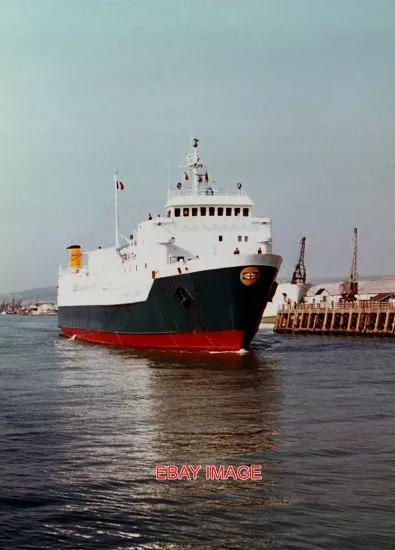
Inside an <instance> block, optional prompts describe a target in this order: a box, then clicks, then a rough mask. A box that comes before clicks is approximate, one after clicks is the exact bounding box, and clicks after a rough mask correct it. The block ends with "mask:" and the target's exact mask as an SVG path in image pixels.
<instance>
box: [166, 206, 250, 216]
mask: <svg viewBox="0 0 395 550" xmlns="http://www.w3.org/2000/svg"><path fill="white" fill-rule="evenodd" d="M241 215H242V216H244V217H248V216H249V215H250V209H249V208H240V207H235V208H232V207H230V206H227V207H223V206H218V207H215V206H209V207H207V206H200V207H199V208H198V207H192V208H189V207H187V206H185V207H184V208H174V216H175V217H176V218H180V217H184V218H188V217H189V216H241ZM170 216H171V210H168V212H167V217H168V218H170Z"/></svg>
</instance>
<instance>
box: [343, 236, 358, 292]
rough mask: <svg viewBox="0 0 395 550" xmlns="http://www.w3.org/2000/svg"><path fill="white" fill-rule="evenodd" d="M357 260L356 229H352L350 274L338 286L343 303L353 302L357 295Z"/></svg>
mask: <svg viewBox="0 0 395 550" xmlns="http://www.w3.org/2000/svg"><path fill="white" fill-rule="evenodd" d="M357 259H358V229H357V228H356V227H354V231H353V239H352V256H351V266H350V274H349V276H348V279H346V280H345V281H344V282H343V283H341V285H340V293H341V296H342V299H343V300H344V301H345V302H355V300H356V299H357V296H356V295H357V294H358V273H357Z"/></svg>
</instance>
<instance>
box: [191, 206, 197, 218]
mask: <svg viewBox="0 0 395 550" xmlns="http://www.w3.org/2000/svg"><path fill="white" fill-rule="evenodd" d="M197 215H198V209H197V208H192V216H197Z"/></svg>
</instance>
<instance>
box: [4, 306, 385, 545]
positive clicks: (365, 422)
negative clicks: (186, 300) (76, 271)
mask: <svg viewBox="0 0 395 550" xmlns="http://www.w3.org/2000/svg"><path fill="white" fill-rule="evenodd" d="M56 322H57V320H56V318H24V317H11V316H7V317H1V318H0V419H1V423H0V442H1V446H0V548H3V549H13V550H14V549H40V550H41V549H49V548H50V549H63V548H65V549H66V548H67V549H79V548H82V549H107V548H111V549H117V548H120V549H121V548H122V549H123V548H144V549H162V548H163V549H184V548H185V549H189V548H191V549H194V548H202V549H205V548H207V549H209V548H227V549H231V548H240V549H244V548H296V549H320V548H325V549H332V548H333V549H343V548H344V549H349V548H350V549H353V548H355V549H360V548H367V549H384V548H388V549H393V548H395V496H394V490H395V486H394V475H395V472H394V466H395V459H394V456H395V421H394V416H395V391H394V388H395V384H394V370H395V368H394V351H395V347H394V344H395V342H393V341H392V340H382V339H369V338H366V339H356V338H355V339H352V338H350V339H347V338H342V337H332V338H331V337H327V338H325V337H289V336H277V335H274V334H273V333H271V332H269V331H261V332H260V333H259V334H258V335H257V337H256V340H255V343H254V350H253V351H252V352H251V353H248V354H246V355H237V354H203V355H196V354H189V353H188V354H187V353H185V354H174V353H173V354H161V353H155V354H152V353H135V352H132V351H124V350H118V349H109V348H102V347H99V346H93V345H89V344H88V345H87V344H83V343H80V342H76V341H71V340H67V339H64V338H59V336H58V331H57V327H56ZM156 464H178V465H181V464H193V465H197V464H201V465H202V466H203V467H204V466H205V465H206V464H216V465H220V464H227V465H228V464H234V465H240V464H260V465H261V466H262V473H263V480H262V481H233V480H228V481H209V480H206V479H205V477H204V476H200V477H199V476H198V479H197V480H196V481H185V480H183V481H156V480H155V465H156Z"/></svg>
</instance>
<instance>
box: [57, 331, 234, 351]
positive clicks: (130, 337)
mask: <svg viewBox="0 0 395 550" xmlns="http://www.w3.org/2000/svg"><path fill="white" fill-rule="evenodd" d="M59 328H60V329H61V330H62V332H63V333H64V334H65V335H66V336H69V337H70V338H72V337H75V339H76V340H84V341H86V342H92V343H94V344H105V345H107V346H118V347H123V348H134V349H163V350H171V349H173V350H194V351H197V350H206V351H239V350H240V349H242V348H243V346H244V336H245V333H244V331H241V330H223V331H218V332H196V333H194V332H190V333H179V334H119V333H113V332H98V331H90V330H81V329H75V328H70V327H59Z"/></svg>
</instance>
